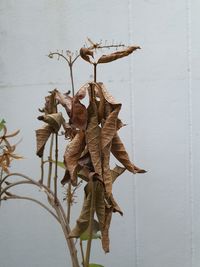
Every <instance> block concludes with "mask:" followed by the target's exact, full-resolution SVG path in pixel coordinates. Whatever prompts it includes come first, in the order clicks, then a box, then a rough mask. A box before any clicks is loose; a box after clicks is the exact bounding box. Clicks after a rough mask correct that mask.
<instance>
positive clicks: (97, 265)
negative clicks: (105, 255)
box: [89, 263, 104, 267]
mask: <svg viewBox="0 0 200 267" xmlns="http://www.w3.org/2000/svg"><path fill="white" fill-rule="evenodd" d="M89 267H104V266H103V265H100V264H96V263H90V264H89Z"/></svg>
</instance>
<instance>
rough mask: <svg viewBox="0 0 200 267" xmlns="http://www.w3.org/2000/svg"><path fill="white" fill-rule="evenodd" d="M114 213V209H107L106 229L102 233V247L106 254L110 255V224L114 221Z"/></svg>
mask: <svg viewBox="0 0 200 267" xmlns="http://www.w3.org/2000/svg"><path fill="white" fill-rule="evenodd" d="M112 213H113V209H112V208H107V207H106V209H105V222H104V228H103V231H102V239H101V242H102V247H103V250H104V251H105V253H108V252H109V251H110V238H109V228H110V223H111V219H112Z"/></svg>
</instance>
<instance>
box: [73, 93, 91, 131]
mask: <svg viewBox="0 0 200 267" xmlns="http://www.w3.org/2000/svg"><path fill="white" fill-rule="evenodd" d="M87 116H88V114H87V109H86V107H85V106H84V105H83V104H82V103H81V102H80V101H79V98H78V95H77V96H76V97H74V98H73V100H72V110H71V116H70V123H71V124H72V125H73V126H74V127H76V128H78V129H82V130H85V129H86V126H87Z"/></svg>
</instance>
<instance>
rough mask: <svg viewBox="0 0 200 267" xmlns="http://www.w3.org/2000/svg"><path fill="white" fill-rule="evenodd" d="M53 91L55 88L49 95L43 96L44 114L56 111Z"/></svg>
mask: <svg viewBox="0 0 200 267" xmlns="http://www.w3.org/2000/svg"><path fill="white" fill-rule="evenodd" d="M55 93H56V90H54V91H52V92H51V95H48V96H46V97H45V107H44V112H45V114H52V113H56V111H57V107H56V101H55Z"/></svg>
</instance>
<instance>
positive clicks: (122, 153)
mask: <svg viewBox="0 0 200 267" xmlns="http://www.w3.org/2000/svg"><path fill="white" fill-rule="evenodd" d="M111 152H112V154H113V155H114V156H115V158H116V159H117V160H118V161H119V162H121V164H122V165H124V167H125V168H126V169H127V170H129V171H130V172H132V173H145V172H146V171H145V170H143V169H140V168H138V167H137V166H135V165H134V164H133V163H132V162H131V161H130V159H129V156H128V153H127V152H126V149H125V147H124V145H123V143H122V141H121V139H120V137H119V136H118V134H116V135H115V136H114V138H113V140H112V147H111Z"/></svg>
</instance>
